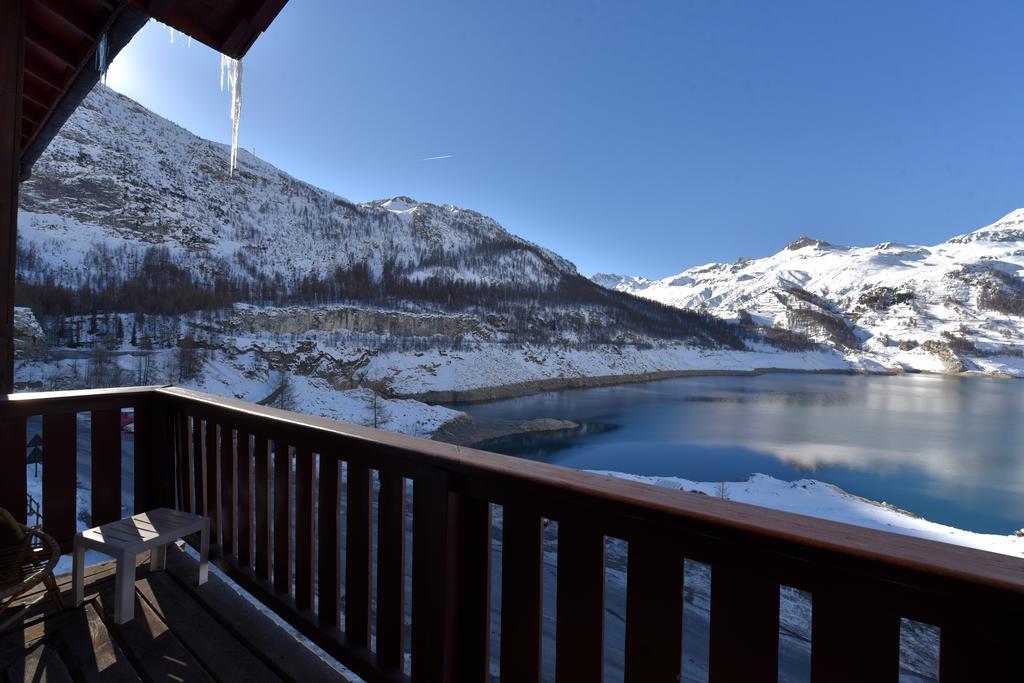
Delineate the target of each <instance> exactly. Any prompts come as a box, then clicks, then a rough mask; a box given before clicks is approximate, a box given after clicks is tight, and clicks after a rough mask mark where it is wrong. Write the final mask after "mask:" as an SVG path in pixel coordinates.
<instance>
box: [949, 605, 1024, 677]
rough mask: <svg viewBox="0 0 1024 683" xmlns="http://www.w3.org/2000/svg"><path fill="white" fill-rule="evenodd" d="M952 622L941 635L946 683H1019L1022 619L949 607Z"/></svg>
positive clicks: (986, 611)
mask: <svg viewBox="0 0 1024 683" xmlns="http://www.w3.org/2000/svg"><path fill="white" fill-rule="evenodd" d="M948 607H949V620H948V621H947V622H945V623H943V624H942V626H941V629H940V634H939V680H940V681H941V682H942V683H973V682H974V681H1006V682H1007V683H1008V682H1009V681H1019V680H1020V662H1019V659H1020V658H1019V654H1018V653H1019V651H1020V644H1021V642H1024V626H1022V624H1021V618H1020V615H1016V616H1014V615H1011V614H1006V613H1000V612H994V611H992V610H975V609H970V608H960V607H958V606H957V605H956V604H955V603H954V604H949V605H948Z"/></svg>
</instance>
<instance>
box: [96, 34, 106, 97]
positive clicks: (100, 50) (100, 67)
mask: <svg viewBox="0 0 1024 683" xmlns="http://www.w3.org/2000/svg"><path fill="white" fill-rule="evenodd" d="M96 70H97V71H99V72H100V81H101V82H102V83H103V84H104V85H106V84H107V34H106V33H104V34H103V35H102V36H100V42H99V43H98V44H97V45H96Z"/></svg>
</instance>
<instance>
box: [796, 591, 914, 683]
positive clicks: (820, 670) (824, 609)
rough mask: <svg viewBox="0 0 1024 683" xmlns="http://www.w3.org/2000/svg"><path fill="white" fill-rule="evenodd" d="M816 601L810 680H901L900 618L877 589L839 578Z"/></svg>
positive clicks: (816, 595) (818, 593)
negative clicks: (881, 599)
mask: <svg viewBox="0 0 1024 683" xmlns="http://www.w3.org/2000/svg"><path fill="white" fill-rule="evenodd" d="M811 600H812V602H811V678H812V679H813V680H815V681H835V683H855V682H857V681H879V682H880V683H881V682H883V681H894V682H895V681H898V680H899V672H900V619H899V615H898V614H896V613H894V612H892V611H890V609H891V606H887V605H883V604H881V602H880V600H879V598H878V595H877V593H874V594H873V592H872V591H871V590H869V589H867V588H865V587H859V586H856V585H852V582H851V581H848V580H847V581H837V582H836V583H835V584H834V585H831V586H829V587H828V588H821V589H818V590H816V591H815V592H814V594H813V595H812V599H811Z"/></svg>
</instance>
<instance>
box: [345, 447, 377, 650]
mask: <svg viewBox="0 0 1024 683" xmlns="http://www.w3.org/2000/svg"><path fill="white" fill-rule="evenodd" d="M347 476H348V482H347V488H346V494H347V495H346V498H345V636H346V637H347V638H348V639H349V640H350V641H352V643H354V644H356V645H360V646H362V647H367V646H369V644H370V530H371V529H372V522H373V509H372V507H371V482H370V470H368V469H367V468H365V467H363V466H361V465H354V464H352V463H351V462H350V463H349V464H348V473H347Z"/></svg>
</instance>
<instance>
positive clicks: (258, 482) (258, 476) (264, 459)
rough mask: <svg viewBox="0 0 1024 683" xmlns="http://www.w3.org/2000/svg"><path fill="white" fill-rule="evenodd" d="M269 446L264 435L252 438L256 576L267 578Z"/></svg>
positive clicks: (270, 551)
mask: <svg viewBox="0 0 1024 683" xmlns="http://www.w3.org/2000/svg"><path fill="white" fill-rule="evenodd" d="M269 450H270V446H269V444H268V442H267V438H266V437H265V436H260V435H256V436H255V437H254V438H253V473H254V478H255V485H254V487H253V489H254V494H255V498H256V500H255V507H256V534H255V537H254V539H253V546H254V549H255V551H256V578H258V579H263V580H269V579H270V574H271V558H272V556H273V555H272V552H273V547H274V544H273V542H272V541H271V538H270V524H271V519H272V518H271V512H270V505H271V496H270V482H271V476H270V455H269Z"/></svg>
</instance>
